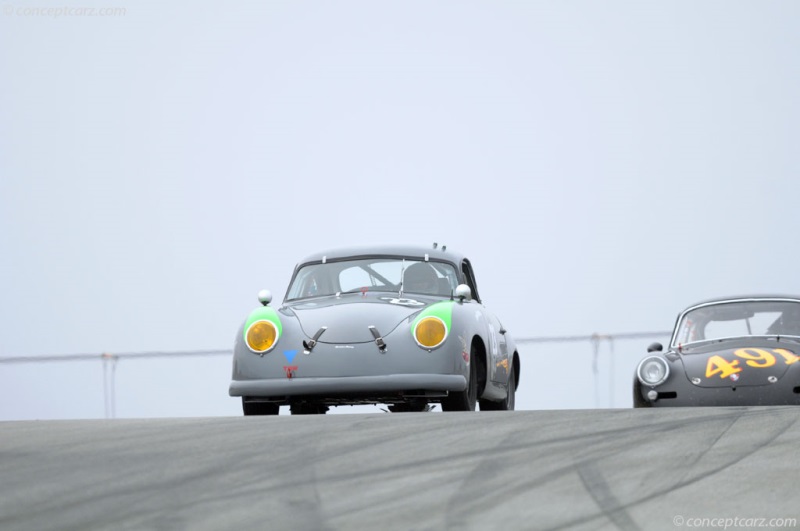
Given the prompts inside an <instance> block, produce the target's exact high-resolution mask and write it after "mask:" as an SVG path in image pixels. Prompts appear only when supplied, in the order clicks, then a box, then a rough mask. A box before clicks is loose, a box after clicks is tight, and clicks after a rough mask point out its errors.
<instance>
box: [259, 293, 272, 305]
mask: <svg viewBox="0 0 800 531" xmlns="http://www.w3.org/2000/svg"><path fill="white" fill-rule="evenodd" d="M258 301H259V302H260V303H261V304H263V305H264V306H266V305H267V304H269V303H270V302H272V292H271V291H270V290H268V289H262V290H261V291H259V292H258Z"/></svg>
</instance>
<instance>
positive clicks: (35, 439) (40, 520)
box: [0, 407, 800, 531]
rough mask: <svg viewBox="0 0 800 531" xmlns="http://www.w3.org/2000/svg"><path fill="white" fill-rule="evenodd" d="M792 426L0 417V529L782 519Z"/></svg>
mask: <svg viewBox="0 0 800 531" xmlns="http://www.w3.org/2000/svg"><path fill="white" fill-rule="evenodd" d="M798 419H800V408H791V407H780V408H764V407H758V408H697V409H688V408H687V409H672V410H632V409H631V410H623V409H618V410H573V411H518V412H477V413H448V414H441V413H439V414H437V413H405V414H380V413H378V414H352V415H327V416H295V417H291V416H283V415H282V416H279V417H271V418H270V417H248V418H244V417H241V418H235V417H221V418H187V419H157V420H153V419H150V420H83V421H32V422H0V529H2V530H4V531H7V530H18V529H19V530H37V531H41V530H48V529H58V530H63V529H81V530H84V529H114V530H119V529H137V530H138V529H154V530H171V529H180V530H183V529H191V530H195V529H226V530H227V529H237V530H249V529H269V530H274V529H287V530H305V529H308V530H323V529H343V530H344V529H347V530H351V529H369V530H389V529H398V530H412V529H413V530H425V529H430V530H439V529H480V530H490V529H537V530H538V529H587V530H588V529H592V530H594V529H622V530H628V529H673V530H674V529H687V528H705V529H722V528H723V523H724V520H725V519H730V525H728V526H727V529H750V528H753V527H757V526H759V525H760V524H761V525H765V526H766V525H767V524H770V523H771V525H772V526H773V527H766V528H767V529H776V528H779V529H780V528H782V529H796V528H798V527H800V507H798V505H797V503H796V501H795V500H796V492H797V484H798V471H799V470H800V466H799V465H798V460H797V455H798V441H800V425H799V424H798ZM734 518H738V519H739V520H737V525H736V526H734V525H733V522H734V520H733V519H734ZM702 519H705V521H703V520H702ZM714 519H717V520H716V522H717V523H718V525H713V524H714V521H715V520H714ZM748 519H749V523H751V524H753V525H752V526H748V525H743V524H747V523H748ZM760 519H763V521H762V520H760ZM773 519H777V520H773ZM782 519H789V520H792V519H794V520H795V522H794V524H793V525H791V522H789V524H787V523H786V522H785V521H782ZM701 524H706V525H701Z"/></svg>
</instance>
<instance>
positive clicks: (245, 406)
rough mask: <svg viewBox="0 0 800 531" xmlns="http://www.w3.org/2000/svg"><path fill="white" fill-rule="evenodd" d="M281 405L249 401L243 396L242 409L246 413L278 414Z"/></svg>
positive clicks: (247, 415)
mask: <svg viewBox="0 0 800 531" xmlns="http://www.w3.org/2000/svg"><path fill="white" fill-rule="evenodd" d="M280 409H281V406H280V405H278V404H275V403H273V402H248V401H246V400H245V399H244V397H242V411H244V415H245V416H246V417H249V416H251V415H277V414H278V412H279V411H280Z"/></svg>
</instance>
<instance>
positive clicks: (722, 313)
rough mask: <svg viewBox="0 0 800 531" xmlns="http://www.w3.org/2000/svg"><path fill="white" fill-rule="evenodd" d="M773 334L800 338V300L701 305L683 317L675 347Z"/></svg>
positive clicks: (673, 339)
mask: <svg viewBox="0 0 800 531" xmlns="http://www.w3.org/2000/svg"><path fill="white" fill-rule="evenodd" d="M772 335H780V336H798V337H800V301H787V300H751V301H734V302H723V303H714V304H707V305H703V306H698V307H697V308H693V309H691V310H689V311H687V312H686V313H684V314H683V315H682V316H681V318H680V321H679V322H678V326H677V327H676V328H675V333H674V334H673V337H672V346H674V347H677V346H679V345H687V344H689V343H694V342H697V341H707V340H714V339H725V338H732V337H742V336H772Z"/></svg>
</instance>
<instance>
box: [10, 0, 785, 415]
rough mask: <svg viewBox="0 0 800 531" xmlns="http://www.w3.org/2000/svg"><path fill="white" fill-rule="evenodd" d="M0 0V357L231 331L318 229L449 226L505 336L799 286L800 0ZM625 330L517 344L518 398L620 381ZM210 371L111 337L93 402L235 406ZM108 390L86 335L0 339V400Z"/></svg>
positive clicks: (36, 407)
mask: <svg viewBox="0 0 800 531" xmlns="http://www.w3.org/2000/svg"><path fill="white" fill-rule="evenodd" d="M87 6H94V7H95V9H96V10H97V12H96V13H95V15H98V14H99V10H100V9H101V8H106V9H107V8H108V7H114V8H123V9H122V11H121V12H118V13H117V15H116V16H86V15H82V14H81V11H80V9H81V8H84V7H87ZM47 8H53V9H56V8H60V9H62V10H65V9H66V10H71V11H69V12H68V13H62V14H57V13H56V12H55V11H50V12H48V11H47ZM0 9H2V10H3V13H2V16H0V79H2V80H3V82H2V83H0V296H2V300H1V301H0V312H1V313H0V357H7V356H35V355H50V354H69V353H100V352H118V353H119V352H140V351H153V350H159V351H162V350H163V351H171V350H190V349H213V348H229V347H230V346H231V345H232V343H233V338H234V334H235V332H236V329H237V327H238V325H239V324H240V322H241V321H242V320H243V319H244V318H245V316H246V314H247V313H248V312H249V311H250V309H252V308H253V307H254V306H255V305H256V304H257V302H256V293H257V292H258V290H259V289H261V288H269V289H271V290H272V291H273V293H275V294H276V298H277V299H279V300H280V299H282V296H283V293H284V292H285V289H286V286H287V284H288V281H289V278H290V274H291V270H292V268H293V267H294V265H295V263H296V262H297V261H298V260H299V259H300V258H301V257H303V256H305V255H306V254H309V253H311V252H315V251H318V250H322V249H326V248H330V247H338V246H343V245H362V244H366V245H369V244H385V243H402V244H405V243H411V244H425V245H428V244H430V243H431V242H433V241H437V242H439V243H445V244H447V245H448V247H450V248H451V249H457V250H459V251H462V252H464V253H465V254H467V255H468V256H470V258H471V260H472V261H473V264H474V266H475V270H476V275H477V279H478V284H479V287H480V290H481V295H482V297H483V299H484V302H485V303H486V305H487V306H488V307H489V308H490V309H491V310H493V311H494V312H495V313H497V314H498V315H499V317H500V319H501V320H502V321H503V323H504V325H505V326H506V328H507V329H508V330H509V331H510V333H511V334H512V335H514V336H516V337H530V336H542V335H544V336H550V335H565V334H590V333H592V332H605V333H615V332H637V331H649V330H664V329H670V328H671V327H672V324H673V321H674V318H675V316H676V314H677V312H678V311H679V310H680V309H682V308H683V307H685V306H687V305H688V304H691V303H693V302H696V301H698V300H702V299H705V298H709V297H716V296H724V295H731V294H746V293H759V292H780V293H794V294H797V293H800V288H798V286H797V284H798V282H797V274H796V266H795V264H794V261H795V260H796V259H797V254H798V253H797V251H796V250H795V249H794V248H793V247H792V246H791V238H792V236H793V235H794V233H795V232H796V230H797V229H798V222H797V220H796V219H795V216H794V215H793V213H792V204H793V203H792V201H791V199H792V198H793V197H794V196H795V195H797V193H798V192H799V191H800V180H798V175H800V171H799V170H800V154H798V153H800V152H799V151H798V149H797V141H798V138H800V130H798V129H800V126H799V125H798V124H800V100H799V99H798V96H797V95H798V94H800V55H799V54H798V51H800V37H798V32H797V28H798V27H800V4H798V3H797V2H793V1H783V2H778V1H759V2H754V1H753V2H741V1H724V2H723V1H719V2H696V1H691V2H690V1H683V2H639V1H629V2H589V1H574V2H560V1H558V2H557V1H546V2H462V1H459V2H455V1H451V2H443V1H438V2H421V1H412V2H380V3H376V2H368V1H364V2H264V3H260V4H258V5H251V4H249V3H244V2H224V3H223V2H215V3H212V2H172V3H168V4H164V3H163V2H134V3H129V2H126V1H125V0H122V1H120V2H116V3H110V4H101V3H95V2H89V3H81V4H80V5H74V6H72V5H69V4H68V5H64V3H63V2H53V1H45V0H42V1H34V0H26V1H5V0H0ZM787 243H789V245H787ZM649 342H650V341H649V340H637V341H628V342H617V343H615V345H614V363H613V366H612V364H611V361H610V358H609V357H608V353H609V349H608V346H607V345H606V346H604V348H603V349H602V350H603V351H602V352H601V357H602V358H603V361H602V362H601V365H600V367H599V373H598V376H597V379H595V377H594V375H593V373H592V368H591V354H592V350H591V346H590V345H589V344H588V343H585V344H570V345H551V346H547V347H544V346H535V347H534V346H524V347H523V348H521V356H522V364H523V369H522V382H521V388H520V389H519V392H518V393H519V394H518V401H517V407H518V408H519V409H538V408H545V409H552V408H583V407H594V406H601V407H608V406H612V405H613V406H616V407H627V406H629V405H630V380H631V377H632V374H633V370H634V366H635V363H636V361H638V359H639V358H640V357H641V356H642V355H643V354H644V350H645V347H646V345H647V343H649ZM229 377H230V361H229V360H228V359H227V358H213V359H212V358H209V359H193V360H153V361H144V360H141V361H139V360H128V361H122V362H120V364H119V365H118V366H117V371H116V382H117V408H116V409H117V411H116V413H117V416H123V417H149V416H207V415H236V414H240V406H239V403H238V401H237V400H235V399H233V398H229V397H228V396H227V384H228V381H229ZM598 382H599V383H598ZM595 386H597V387H595ZM598 388H599V389H602V393H600V395H599V396H600V397H601V398H600V399H599V400H598V398H597V397H598V391H597V389H598ZM103 407H104V404H103V369H102V366H101V364H100V362H86V363H74V364H67V363H57V364H49V365H44V364H36V365H7V364H6V365H0V420H12V419H32V418H92V417H102V416H103V413H104V409H103Z"/></svg>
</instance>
